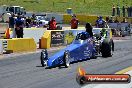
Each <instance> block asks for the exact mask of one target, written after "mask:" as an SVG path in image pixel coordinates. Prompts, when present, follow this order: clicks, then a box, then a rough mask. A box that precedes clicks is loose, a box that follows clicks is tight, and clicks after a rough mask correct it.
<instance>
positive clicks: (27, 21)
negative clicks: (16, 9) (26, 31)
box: [26, 17, 31, 28]
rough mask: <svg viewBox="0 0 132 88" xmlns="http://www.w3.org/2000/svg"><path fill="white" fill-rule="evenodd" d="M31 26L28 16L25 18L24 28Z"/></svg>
mask: <svg viewBox="0 0 132 88" xmlns="http://www.w3.org/2000/svg"><path fill="white" fill-rule="evenodd" d="M30 26H31V19H30V17H27V18H26V28H29V27H30Z"/></svg>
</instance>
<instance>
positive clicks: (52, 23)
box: [49, 17, 57, 30]
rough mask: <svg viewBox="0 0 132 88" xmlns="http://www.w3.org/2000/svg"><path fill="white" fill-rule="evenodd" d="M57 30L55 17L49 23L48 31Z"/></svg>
mask: <svg viewBox="0 0 132 88" xmlns="http://www.w3.org/2000/svg"><path fill="white" fill-rule="evenodd" d="M56 29H57V22H56V20H55V17H52V18H51V20H50V21H49V30H56Z"/></svg>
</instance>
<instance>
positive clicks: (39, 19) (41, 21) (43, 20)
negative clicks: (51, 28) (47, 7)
mask: <svg viewBox="0 0 132 88" xmlns="http://www.w3.org/2000/svg"><path fill="white" fill-rule="evenodd" d="M36 22H37V23H38V24H39V25H41V26H45V25H48V23H49V21H46V17H45V15H36Z"/></svg>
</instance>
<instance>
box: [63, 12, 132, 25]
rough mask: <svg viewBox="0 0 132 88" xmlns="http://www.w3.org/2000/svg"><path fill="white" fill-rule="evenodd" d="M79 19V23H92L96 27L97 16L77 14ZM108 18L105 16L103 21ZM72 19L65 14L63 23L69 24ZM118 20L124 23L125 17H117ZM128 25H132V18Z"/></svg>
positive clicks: (128, 19)
mask: <svg viewBox="0 0 132 88" xmlns="http://www.w3.org/2000/svg"><path fill="white" fill-rule="evenodd" d="M76 17H77V19H78V20H79V22H80V23H81V24H85V23H86V22H90V23H91V24H92V25H95V22H96V20H97V16H91V15H79V14H76ZM106 17H107V16H103V19H105V20H106ZM71 19H72V17H71V15H69V14H64V15H63V22H64V23H66V24H69V23H70V21H71ZM113 19H114V20H115V19H116V17H113ZM117 19H118V20H119V22H122V21H123V17H117ZM126 19H127V22H128V23H132V18H126Z"/></svg>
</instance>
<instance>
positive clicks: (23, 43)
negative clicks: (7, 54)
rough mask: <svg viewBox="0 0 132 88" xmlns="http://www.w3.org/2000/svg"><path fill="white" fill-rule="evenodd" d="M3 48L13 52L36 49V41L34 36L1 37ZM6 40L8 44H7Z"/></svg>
mask: <svg viewBox="0 0 132 88" xmlns="http://www.w3.org/2000/svg"><path fill="white" fill-rule="evenodd" d="M0 41H2V42H3V50H5V51H12V52H29V51H36V43H35V41H34V39H33V38H19V39H18V38H13V39H1V40H0ZM5 42H6V44H5Z"/></svg>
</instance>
